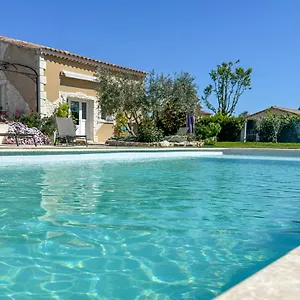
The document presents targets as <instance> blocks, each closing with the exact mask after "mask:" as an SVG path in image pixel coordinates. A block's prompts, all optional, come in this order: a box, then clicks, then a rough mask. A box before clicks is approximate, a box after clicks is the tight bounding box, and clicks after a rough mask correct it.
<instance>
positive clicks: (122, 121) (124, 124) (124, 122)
mask: <svg viewBox="0 0 300 300" xmlns="http://www.w3.org/2000/svg"><path fill="white" fill-rule="evenodd" d="M124 128H126V129H125V130H124ZM127 128H128V118H127V117H126V116H125V114H124V113H121V112H120V113H117V115H116V126H115V127H114V135H115V136H116V137H122V136H126V135H127V134H128V131H127Z"/></svg>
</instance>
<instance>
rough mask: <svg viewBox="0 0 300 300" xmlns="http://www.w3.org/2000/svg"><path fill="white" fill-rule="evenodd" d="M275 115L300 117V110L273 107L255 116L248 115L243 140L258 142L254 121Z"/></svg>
mask: <svg viewBox="0 0 300 300" xmlns="http://www.w3.org/2000/svg"><path fill="white" fill-rule="evenodd" d="M270 113H271V114H275V115H297V116H300V110H298V109H291V108H284V107H279V106H271V107H269V108H266V109H264V110H260V111H258V112H256V113H254V114H251V115H248V116H247V117H246V122H245V125H244V128H243V129H242V132H241V140H242V141H244V142H246V141H256V140H257V132H256V130H255V126H254V125H255V124H254V121H255V120H258V119H260V118H263V117H265V116H267V114H270Z"/></svg>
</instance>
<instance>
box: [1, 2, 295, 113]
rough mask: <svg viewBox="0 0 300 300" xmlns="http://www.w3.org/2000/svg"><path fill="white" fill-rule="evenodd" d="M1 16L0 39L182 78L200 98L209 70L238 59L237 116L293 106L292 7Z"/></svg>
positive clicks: (138, 8) (56, 8) (140, 7)
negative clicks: (243, 72) (246, 77)
mask: <svg viewBox="0 0 300 300" xmlns="http://www.w3.org/2000/svg"><path fill="white" fill-rule="evenodd" d="M1 12H2V13H1V30H0V35H4V36H10V37H14V38H18V39H22V40H26V41H31V42H35V43H39V44H43V45H47V46H52V47H55V48H59V49H64V50H68V51H71V52H75V53H78V54H81V55H86V56H89V57H93V58H96V59H99V60H103V61H107V62H111V63H115V64H120V65H124V66H128V67H132V68H137V69H141V70H145V71H149V70H151V69H152V68H153V69H155V70H156V71H158V72H164V73H171V72H176V71H177V72H180V71H188V72H190V73H191V74H192V75H193V76H196V77H197V84H198V86H199V93H200V95H201V93H202V91H203V89H204V87H205V86H206V85H207V84H208V83H210V81H209V75H208V74H209V72H210V70H211V69H212V68H214V67H215V66H216V65H217V64H219V63H221V62H223V61H230V60H232V61H235V60H236V59H240V60H241V64H242V65H243V66H244V67H252V68H253V77H252V87H253V88H252V90H251V91H248V92H246V93H245V94H244V95H243V96H242V98H241V99H240V103H239V105H238V107H237V113H239V112H242V111H244V110H247V111H249V112H255V111H257V110H260V109H264V108H266V107H268V106H270V105H278V106H283V107H289V108H298V107H299V106H300V91H299V90H300V78H299V73H298V72H299V71H300V17H299V15H300V1H298V0H285V1H284V0H251V1H241V0H226V1H225V0H215V1H213V0H206V1H203V0H187V1H183V0H181V1H179V0H160V1H159V0H151V1H142V0H126V1H124V0H119V1H118V0H110V1H108V0H107V1H104V0H98V1H97V0H94V1H92V0H85V1H71V0H64V1H63V0H60V1H57V0H52V1H36V0H30V1H23V0H15V1H13V0H12V1H10V2H8V1H4V2H3V3H1ZM3 12H4V13H3Z"/></svg>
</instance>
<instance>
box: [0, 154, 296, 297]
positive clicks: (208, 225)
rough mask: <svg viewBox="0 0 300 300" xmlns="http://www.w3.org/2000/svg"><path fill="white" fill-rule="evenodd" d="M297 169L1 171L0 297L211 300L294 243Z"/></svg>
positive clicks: (204, 161)
mask: <svg viewBox="0 0 300 300" xmlns="http://www.w3.org/2000/svg"><path fill="white" fill-rule="evenodd" d="M299 166H300V163H299V162H297V161H279V160H274V161H267V160H251V161H250V160H245V159H234V158H225V159H222V158H215V159H213V158H193V157H191V158H186V159H180V160H179V159H170V160H162V159H161V160H153V161H142V160H136V161H135V160H132V161H131V162H125V161H123V162H118V161H85V162H80V161H76V162H75V161H74V162H68V163H62V161H60V162H59V163H57V164H53V163H49V164H44V165H39V164H37V163H36V164H34V165H26V164H23V165H20V166H16V165H14V166H12V165H7V166H5V167H1V169H0V172H1V176H0V199H1V201H0V216H1V219H0V228H1V229H2V230H1V231H0V244H1V247H0V292H1V295H5V296H11V297H13V298H16V299H18V298H19V299H26V297H27V298H28V297H29V298H30V297H31V298H32V297H35V298H36V299H38V298H43V297H44V298H51V297H52V298H54V299H84V297H87V298H88V299H99V298H100V299H204V300H205V299H211V298H213V297H214V296H216V295H217V294H219V293H221V292H222V291H223V290H225V289H227V288H229V287H231V286H232V285H233V284H235V283H237V282H239V281H240V280H242V279H244V278H245V276H249V275H250V274H252V273H253V272H255V271H256V270H258V268H260V267H262V266H264V265H266V264H267V263H269V262H270V261H273V260H275V259H276V258H278V257H279V256H281V255H283V254H284V253H286V252H287V251H289V250H290V249H292V248H293V247H295V246H297V245H298V244H299V242H300V239H299V236H300V235H299V233H298V232H299V230H300V220H299V215H300V205H299V202H300V197H299V191H300V188H299V186H298V183H297V178H298V173H299V171H298V170H299ZM282 170H285V176H282Z"/></svg>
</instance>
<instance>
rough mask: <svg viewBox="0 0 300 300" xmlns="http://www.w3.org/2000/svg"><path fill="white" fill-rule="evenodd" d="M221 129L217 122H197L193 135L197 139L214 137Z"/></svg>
mask: <svg viewBox="0 0 300 300" xmlns="http://www.w3.org/2000/svg"><path fill="white" fill-rule="evenodd" d="M220 131H221V125H220V124H219V123H214V122H210V123H207V124H202V123H201V122H198V123H197V124H196V127H195V135H196V137H197V140H206V139H210V138H215V137H217V135H218V134H219V133H220Z"/></svg>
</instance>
